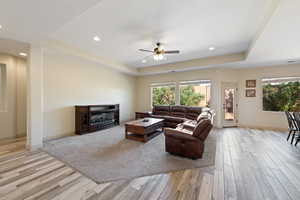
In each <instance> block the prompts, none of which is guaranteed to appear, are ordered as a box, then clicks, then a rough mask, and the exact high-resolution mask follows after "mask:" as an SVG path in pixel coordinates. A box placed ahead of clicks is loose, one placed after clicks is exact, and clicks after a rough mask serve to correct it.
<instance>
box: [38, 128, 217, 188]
mask: <svg viewBox="0 0 300 200" xmlns="http://www.w3.org/2000/svg"><path fill="white" fill-rule="evenodd" d="M214 134H215V133H214V131H212V132H211V133H210V135H209V136H208V138H207V140H206V143H205V144H206V145H205V153H204V156H203V158H202V159H198V160H190V159H187V158H182V157H178V156H174V155H170V154H168V153H166V152H165V138H164V135H163V134H161V135H159V136H157V137H155V138H153V139H152V140H150V141H149V142H148V143H141V142H137V141H132V140H127V139H125V138H124V126H118V127H114V128H111V129H108V130H104V131H99V132H95V133H92V134H87V135H82V136H70V137H65V138H62V139H58V140H52V141H48V142H46V144H45V147H44V150H45V151H46V152H48V153H49V154H51V155H53V156H54V157H56V158H58V159H60V160H62V161H64V162H66V163H67V164H69V165H70V166H71V167H73V168H75V169H77V170H78V171H80V172H82V173H83V174H85V175H86V176H88V177H89V178H91V179H93V180H94V181H96V182H97V183H103V182H108V181H115V180H120V179H132V178H137V177H141V176H147V175H153V174H159V173H165V172H171V171H177V170H183V169H191V168H200V167H207V166H211V165H214V160H215V152H216V141H215V139H216V137H215V135H214Z"/></svg>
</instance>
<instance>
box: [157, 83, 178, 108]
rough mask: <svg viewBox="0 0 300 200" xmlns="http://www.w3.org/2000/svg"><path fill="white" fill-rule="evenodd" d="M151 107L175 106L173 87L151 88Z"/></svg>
mask: <svg viewBox="0 0 300 200" xmlns="http://www.w3.org/2000/svg"><path fill="white" fill-rule="evenodd" d="M152 104H153V105H175V86H164V87H154V88H152Z"/></svg>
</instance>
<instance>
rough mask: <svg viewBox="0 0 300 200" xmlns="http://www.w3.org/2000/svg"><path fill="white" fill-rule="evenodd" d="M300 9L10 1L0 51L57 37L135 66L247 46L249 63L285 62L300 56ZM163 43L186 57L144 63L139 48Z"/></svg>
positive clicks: (1, 5)
mask: <svg viewBox="0 0 300 200" xmlns="http://www.w3.org/2000/svg"><path fill="white" fill-rule="evenodd" d="M274 5H277V9H272V8H273V7H274V8H275V7H276V6H274ZM299 9H300V1H299V0H224V1H220V0H189V1H174V0H152V1H146V0H121V1H120V0H84V1H74V0H51V1H50V0H48V1H46V0H44V1H38V0H26V1H19V0H4V1H1V2H0V25H2V26H3V28H2V29H0V39H1V38H2V40H0V52H7V53H11V54H14V53H13V52H19V51H21V50H22V49H24V48H25V46H27V49H28V45H27V44H25V43H36V42H41V41H44V40H56V41H57V42H58V43H61V44H66V46H68V47H71V48H72V47H74V49H80V50H82V51H83V52H86V53H87V54H90V55H92V56H91V57H93V56H95V57H97V58H103V62H108V61H112V62H110V63H119V64H120V65H122V66H123V65H126V66H129V68H130V67H147V66H153V65H161V64H166V63H174V62H179V61H185V60H190V59H197V58H205V57H210V56H218V55H226V54H232V53H239V52H245V51H247V52H248V57H247V59H246V61H245V62H244V63H243V64H245V63H282V62H283V61H286V60H287V59H295V60H298V59H300V53H299V52H300V41H299V40H300V39H299V35H300V34H299V33H300V28H299V27H300V20H299V14H298V13H299V12H298V11H299ZM271 11H272V12H271ZM95 35H98V36H99V37H100V38H101V42H95V41H93V37H94V36H95ZM3 38H9V40H7V41H5V40H4V39H3ZM15 40H19V41H23V42H25V43H17V42H16V41H15ZM157 41H160V42H162V43H164V46H165V47H166V49H167V50H168V49H171V50H173V49H179V50H180V51H181V54H179V55H169V56H168V57H167V60H165V61H162V62H159V63H158V62H154V60H153V59H151V58H148V62H147V63H146V64H143V63H142V62H141V61H142V59H143V58H145V57H146V56H147V55H149V54H147V53H142V52H139V51H138V49H140V48H144V49H149V50H152V49H153V48H154V45H155V43H156V42H157ZM210 46H215V47H216V50H215V51H208V48H209V47H210ZM24 51H25V49H24ZM95 57H93V58H95ZM241 66H242V64H241ZM243 67H244V65H243ZM130 69H132V70H136V69H134V68H130ZM136 71H137V70H136Z"/></svg>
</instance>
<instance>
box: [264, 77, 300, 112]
mask: <svg viewBox="0 0 300 200" xmlns="http://www.w3.org/2000/svg"><path fill="white" fill-rule="evenodd" d="M265 80H270V82H272V81H276V80H283V81H282V82H287V81H288V80H291V81H292V80H294V81H295V82H296V81H297V80H298V82H300V76H279V77H263V78H261V79H260V80H259V81H260V89H261V111H262V112H268V113H283V112H285V111H274V110H264V100H263V99H264V84H265V83H266V82H267V81H265ZM284 80H285V81H284Z"/></svg>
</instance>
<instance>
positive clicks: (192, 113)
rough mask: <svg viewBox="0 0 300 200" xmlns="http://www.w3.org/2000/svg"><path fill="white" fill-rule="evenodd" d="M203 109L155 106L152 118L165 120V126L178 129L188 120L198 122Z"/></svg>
mask: <svg viewBox="0 0 300 200" xmlns="http://www.w3.org/2000/svg"><path fill="white" fill-rule="evenodd" d="M203 109H208V108H202V107H189V106H154V107H153V110H152V113H151V114H150V117H153V118H160V119H164V120H165V121H164V126H165V127H171V128H176V127H177V125H178V124H181V123H183V122H185V121H188V120H197V117H198V116H199V115H200V114H201V113H202V110H203Z"/></svg>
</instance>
